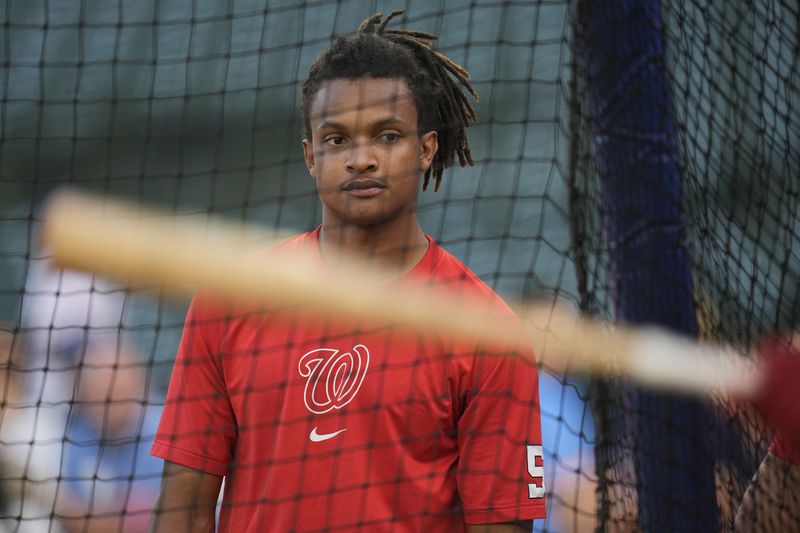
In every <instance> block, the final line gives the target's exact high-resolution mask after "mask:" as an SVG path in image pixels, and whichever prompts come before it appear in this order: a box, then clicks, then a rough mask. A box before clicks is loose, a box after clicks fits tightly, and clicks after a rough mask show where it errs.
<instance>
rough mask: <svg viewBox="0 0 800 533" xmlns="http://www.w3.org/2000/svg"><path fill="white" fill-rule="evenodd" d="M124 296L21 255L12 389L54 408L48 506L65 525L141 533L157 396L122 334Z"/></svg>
mask: <svg viewBox="0 0 800 533" xmlns="http://www.w3.org/2000/svg"><path fill="white" fill-rule="evenodd" d="M125 297H126V293H125V291H124V289H123V288H122V287H119V286H117V285H115V284H112V283H110V282H108V281H106V280H103V279H99V278H95V277H93V276H90V275H86V274H82V273H77V272H73V271H68V270H61V269H54V268H52V267H51V266H50V265H49V264H48V263H47V261H46V259H45V258H44V257H43V256H42V257H40V258H37V259H34V260H32V261H31V264H30V268H29V271H28V277H27V281H26V284H25V292H24V295H23V301H22V328H21V330H22V331H23V332H24V339H25V341H26V346H27V347H28V350H27V351H26V356H25V358H24V361H22V362H21V363H20V370H21V371H22V374H23V375H24V381H25V383H24V386H23V387H22V391H23V392H22V395H23V397H24V398H25V401H26V402H27V404H29V405H34V406H35V405H39V406H40V408H41V409H47V410H48V412H50V411H53V412H54V415H55V416H54V418H55V419H56V422H54V423H51V424H50V425H49V426H48V428H49V429H50V431H49V433H48V434H47V438H48V439H49V440H48V441H47V443H48V445H49V446H51V448H52V449H51V450H49V451H48V455H49V457H48V460H49V461H50V462H53V463H55V469H54V472H55V473H54V474H51V475H52V478H53V479H54V480H55V481H56V483H55V485H56V488H55V491H54V494H53V497H52V498H51V501H50V509H49V510H48V513H49V514H53V515H54V516H56V517H58V518H59V519H60V521H61V524H62V525H63V527H64V528H65V530H66V531H111V530H113V531H144V530H145V529H146V525H147V522H148V521H149V511H150V508H151V507H152V504H153V501H154V499H155V496H156V494H157V491H158V487H159V483H160V477H161V470H162V461H161V460H160V459H156V458H153V457H152V456H150V455H149V449H150V446H151V444H152V441H153V436H154V435H155V428H156V425H157V422H158V419H159V416H160V412H161V406H162V405H163V400H161V399H160V397H161V395H160V394H159V393H158V391H154V390H151V385H150V380H149V379H148V373H147V372H146V369H147V366H146V362H145V360H144V358H143V357H142V356H141V354H140V353H138V351H137V349H136V347H135V345H134V343H133V342H132V341H131V340H130V339H128V338H127V337H126V336H125V335H124V332H123V321H124V316H125V312H126V309H125ZM37 438H38V436H37ZM35 440H36V439H34V441H35ZM50 470H51V471H52V470H53V468H52V467H51V468H50ZM42 530H47V528H46V527H44V528H40V529H38V530H37V531H42Z"/></svg>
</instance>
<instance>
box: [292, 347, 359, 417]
mask: <svg viewBox="0 0 800 533" xmlns="http://www.w3.org/2000/svg"><path fill="white" fill-rule="evenodd" d="M367 368H369V350H367V347H366V346H364V345H363V344H359V345H358V346H354V347H353V351H352V352H346V353H342V354H340V353H339V350H333V349H331V348H317V349H316V350H311V351H310V352H308V353H307V354H305V355H304V356H303V357H301V358H300V362H299V363H297V370H298V371H299V372H300V375H301V376H303V377H304V378H308V379H307V380H306V388H305V402H306V407H307V408H308V410H309V411H311V412H312V413H315V414H318V415H321V414H322V413H327V412H328V411H330V410H331V409H341V408H342V407H344V406H345V405H347V404H348V403H350V401H351V400H352V399H353V398H354V397H355V395H356V393H357V392H358V389H359V388H361V383H362V382H363V381H364V376H366V375H367Z"/></svg>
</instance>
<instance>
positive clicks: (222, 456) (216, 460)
mask: <svg viewBox="0 0 800 533" xmlns="http://www.w3.org/2000/svg"><path fill="white" fill-rule="evenodd" d="M226 322H227V319H226V318H225V314H224V313H221V312H219V311H216V310H213V308H212V306H211V304H210V303H209V302H208V301H207V300H205V299H204V298H202V297H195V299H194V300H193V301H192V304H191V306H190V307H189V311H188V313H187V316H186V322H185V324H184V328H183V335H182V337H181V342H180V345H179V347H178V354H177V356H176V358H175V365H174V367H173V370H172V378H171V380H170V384H169V390H168V391H167V398H166V402H165V405H164V411H163V413H162V415H161V420H160V422H159V425H158V431H157V432H156V438H155V440H154V442H153V446H152V449H151V453H152V454H153V455H155V456H157V457H161V458H162V459H165V460H167V461H171V462H174V463H177V464H180V465H183V466H187V467H189V468H193V469H195V470H200V471H203V472H207V473H210V474H215V475H218V476H223V475H225V474H226V473H227V470H228V465H229V463H230V462H231V458H232V454H233V448H234V446H235V442H236V435H237V433H236V423H235V422H236V421H235V416H234V413H233V410H232V408H231V404H230V401H229V398H228V394H227V389H226V386H225V380H224V376H223V372H222V366H221V357H222V355H221V341H222V337H223V335H224V333H225V330H226Z"/></svg>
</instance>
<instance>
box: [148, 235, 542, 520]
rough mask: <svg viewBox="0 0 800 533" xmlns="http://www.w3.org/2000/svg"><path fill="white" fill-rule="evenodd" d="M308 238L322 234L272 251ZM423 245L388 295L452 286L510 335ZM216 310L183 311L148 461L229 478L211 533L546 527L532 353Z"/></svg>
mask: <svg viewBox="0 0 800 533" xmlns="http://www.w3.org/2000/svg"><path fill="white" fill-rule="evenodd" d="M318 239H319V229H317V230H316V231H313V232H310V233H306V234H303V235H299V236H297V237H294V238H293V239H290V240H289V241H286V242H284V243H282V244H280V245H278V246H279V247H292V246H297V245H299V244H309V243H311V244H313V245H315V246H317V245H318ZM428 240H429V246H428V251H427V252H426V254H425V256H424V257H423V259H422V260H421V261H420V263H419V264H418V265H417V266H416V267H414V269H412V270H411V271H410V272H409V273H408V274H406V275H405V276H404V277H403V278H402V279H401V280H398V281H395V282H393V283H403V282H404V280H411V279H414V280H416V281H419V280H424V281H425V282H426V283H430V284H433V285H443V286H447V287H450V288H451V289H453V288H454V289H457V290H459V291H463V293H464V294H467V295H469V296H470V297H471V298H474V297H477V298H480V299H483V300H484V301H486V302H487V303H488V304H489V305H490V306H491V308H492V309H493V310H496V312H497V313H498V316H503V317H508V319H509V320H514V321H516V319H515V318H514V317H513V313H511V311H510V310H509V309H508V307H507V306H505V304H504V303H503V302H502V301H501V300H500V299H499V297H497V296H496V295H495V294H494V293H493V292H492V291H491V289H489V288H488V287H487V286H486V285H485V284H484V283H483V282H481V281H480V279H478V278H477V276H475V275H474V274H473V273H472V272H471V271H470V270H469V269H468V268H467V267H465V266H464V265H463V264H462V263H461V262H460V261H458V260H457V259H456V258H455V257H453V256H452V255H450V254H449V253H447V252H446V251H445V250H443V249H442V248H441V247H440V246H438V245H437V244H436V243H435V242H434V241H433V240H432V239H430V238H428ZM317 249H318V248H317ZM269 253H270V251H269V250H267V251H265V252H262V253H261V254H259V256H257V258H256V259H257V260H261V259H262V257H263V259H264V260H268V258H269ZM319 261H320V263H321V262H322V259H321V257H319ZM387 305H391V302H387ZM225 309H226V306H222V305H219V304H216V305H215V304H212V303H211V302H209V301H208V300H207V299H206V298H203V297H196V298H195V300H194V301H193V302H192V305H191V307H190V309H189V313H188V316H187V318H186V325H185V328H184V332H183V337H182V339H181V343H180V347H179V350H178V355H177V358H176V361H175V366H174V369H173V374H172V380H171V383H170V387H169V392H168V394H167V401H166V406H165V408H164V413H163V415H162V418H161V422H160V425H159V430H158V433H157V436H156V439H155V443H154V445H153V449H152V453H153V454H154V455H157V456H158V457H161V458H163V459H166V460H168V461H172V462H174V463H178V464H180V465H183V466H187V467H190V468H194V469H197V470H201V471H204V472H209V473H212V474H216V475H218V476H226V480H225V489H224V495H223V505H222V510H221V514H220V523H219V528H220V530H221V531H235V532H236V533H244V532H246V531H248V532H249V531H252V532H256V531H315V530H323V529H325V530H340V531H350V530H360V529H365V530H370V531H373V530H377V531H380V530H392V531H462V530H463V529H464V524H465V523H468V524H469V523H476V524H480V523H501V522H509V521H513V520H524V519H533V518H544V516H545V502H544V483H543V471H544V469H543V467H542V462H541V461H542V448H541V442H542V440H541V429H540V415H539V401H538V380H537V372H536V370H537V369H536V365H535V362H534V360H533V354H532V353H529V354H509V353H502V354H499V353H490V352H488V351H487V349H486V348H483V347H481V346H478V345H476V344H475V343H470V342H466V341H458V340H450V339H447V338H446V337H445V336H443V335H436V334H428V333H425V334H421V333H416V332H414V331H411V330H403V329H402V328H401V327H386V326H384V327H376V326H374V325H366V323H365V322H362V323H358V322H357V321H355V320H349V321H348V320H342V319H336V320H322V319H320V318H319V316H315V317H314V318H309V317H308V316H306V317H303V313H302V311H301V310H298V309H282V310H270V311H263V310H262V311H253V310H249V311H248V310H246V309H241V308H240V309H235V308H232V307H227V311H226V310H225Z"/></svg>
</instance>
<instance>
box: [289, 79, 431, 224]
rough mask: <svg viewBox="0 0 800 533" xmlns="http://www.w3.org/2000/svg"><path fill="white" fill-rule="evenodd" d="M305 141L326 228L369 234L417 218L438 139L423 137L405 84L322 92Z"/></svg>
mask: <svg viewBox="0 0 800 533" xmlns="http://www.w3.org/2000/svg"><path fill="white" fill-rule="evenodd" d="M310 126H311V131H310V133H311V140H310V141H309V140H307V139H306V140H303V154H304V156H305V160H306V165H307V166H308V171H309V172H310V173H311V175H312V176H313V177H314V179H315V180H316V182H317V189H318V191H319V197H320V200H321V201H322V206H323V215H322V221H323V224H325V225H326V226H332V225H342V224H345V225H347V224H352V225H357V226H370V225H375V224H380V223H384V222H387V221H391V220H394V219H396V218H398V217H400V216H403V215H405V214H408V213H413V212H414V211H415V210H416V197H417V191H418V189H419V177H420V172H424V171H425V170H427V169H428V167H429V166H430V164H431V162H432V161H433V156H434V155H435V154H436V148H437V144H436V132H427V133H425V134H423V135H421V136H420V134H419V132H418V131H417V108H416V105H415V104H414V97H413V95H412V93H411V91H410V89H409V88H408V85H407V84H406V82H405V81H404V80H401V79H394V78H361V79H357V80H346V79H340V80H331V81H328V82H326V83H324V84H323V85H322V87H321V88H320V90H319V92H317V94H316V96H315V97H314V100H313V102H312V105H311V109H310Z"/></svg>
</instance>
